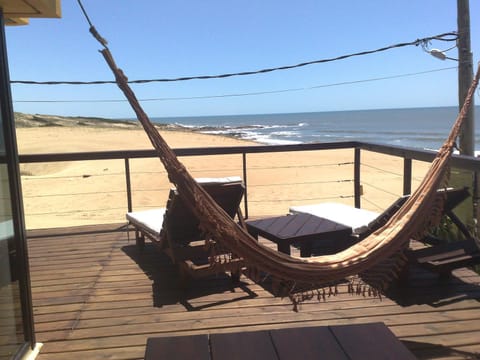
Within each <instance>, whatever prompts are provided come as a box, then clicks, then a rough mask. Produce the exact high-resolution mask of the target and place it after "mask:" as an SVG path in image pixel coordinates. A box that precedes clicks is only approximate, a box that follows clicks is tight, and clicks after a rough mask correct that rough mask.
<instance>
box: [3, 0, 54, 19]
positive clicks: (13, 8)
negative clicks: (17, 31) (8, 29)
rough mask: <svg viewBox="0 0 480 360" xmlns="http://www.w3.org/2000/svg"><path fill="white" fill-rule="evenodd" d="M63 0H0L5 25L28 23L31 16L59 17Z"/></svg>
mask: <svg viewBox="0 0 480 360" xmlns="http://www.w3.org/2000/svg"><path fill="white" fill-rule="evenodd" d="M60 1H61V0H0V8H1V9H2V11H3V17H4V19H5V25H26V24H28V19H29V18H59V17H60V16H61V10H60Z"/></svg>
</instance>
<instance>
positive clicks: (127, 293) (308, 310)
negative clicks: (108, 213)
mask: <svg viewBox="0 0 480 360" xmlns="http://www.w3.org/2000/svg"><path fill="white" fill-rule="evenodd" d="M118 230H119V231H118ZM130 237H131V238H130V240H129V239H128V236H127V232H126V231H125V230H124V228H122V227H121V225H118V226H113V225H108V226H91V227H79V228H67V229H54V230H41V231H32V232H29V252H30V267H31V278H32V291H33V307H34V313H35V328H36V333H37V340H38V341H40V342H42V343H44V346H43V348H42V351H41V353H40V356H39V359H40V360H48V359H51V360H56V359H62V360H63V359H141V358H143V355H144V352H145V344H146V340H147V338H148V337H152V336H165V335H172V334H182V335H185V334H202V333H220V332H233V331H253V330H261V329H278V328H286V327H299V326H310V325H311V326H314V325H337V324H351V323H365V322H384V323H385V324H386V325H387V326H388V327H389V328H390V329H391V330H392V331H393V333H394V334H395V335H396V336H397V337H398V338H399V339H400V340H401V341H402V342H403V343H404V344H405V345H406V346H407V347H408V348H409V349H410V350H412V352H413V353H414V354H415V355H416V356H417V357H418V358H421V359H432V358H442V359H479V358H480V302H479V300H480V277H479V276H478V275H477V274H475V273H474V272H472V271H470V270H467V269H461V270H457V271H455V272H454V276H453V277H452V278H451V279H449V280H448V281H439V280H438V279H437V277H436V276H435V275H433V274H430V273H428V272H424V271H421V270H418V269H412V270H413V271H412V275H411V277H410V281H409V283H408V286H407V287H405V288H398V287H397V288H396V289H395V291H394V292H393V293H392V294H391V295H389V296H388V297H386V298H383V299H382V300H379V299H374V298H364V297H358V296H351V295H348V294H346V293H345V292H344V291H343V289H341V290H342V292H341V293H340V294H339V295H338V296H335V297H331V298H329V299H328V300H327V301H326V302H323V301H321V302H318V301H316V300H315V301H313V300H312V301H309V302H307V303H304V304H303V305H301V307H300V311H299V312H294V311H293V307H292V305H291V303H290V301H289V300H288V299H279V298H274V297H273V296H272V295H271V294H270V293H269V292H268V291H266V290H264V289H263V288H262V287H261V286H259V285H256V284H253V283H252V282H251V281H250V280H248V279H246V278H244V277H242V281H243V283H242V285H241V286H240V287H236V288H232V287H231V283H230V281H229V279H228V278H226V277H224V276H218V277H216V278H214V279H208V280H201V281H198V282H195V283H193V284H191V286H190V287H189V288H188V290H186V291H184V290H182V289H181V288H180V287H179V281H178V274H177V272H176V269H175V267H174V266H173V265H171V264H170V263H169V261H168V259H167V258H166V257H165V256H163V255H161V254H159V253H157V252H155V251H154V249H153V248H152V247H151V246H150V244H147V247H146V249H145V251H144V252H143V253H139V251H137V249H136V247H135V241H134V238H133V237H134V235H133V233H131V234H130Z"/></svg>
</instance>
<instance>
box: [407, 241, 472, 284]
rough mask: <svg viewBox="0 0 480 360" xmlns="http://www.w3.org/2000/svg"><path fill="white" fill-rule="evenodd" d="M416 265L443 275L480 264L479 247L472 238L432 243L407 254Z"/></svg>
mask: <svg viewBox="0 0 480 360" xmlns="http://www.w3.org/2000/svg"><path fill="white" fill-rule="evenodd" d="M407 255H408V256H409V257H410V258H411V259H413V260H414V261H415V262H416V263H417V264H418V265H420V266H422V267H424V268H427V269H429V270H432V271H435V272H437V273H439V274H440V275H441V276H443V277H447V276H449V275H450V273H451V272H452V270H455V269H458V268H462V267H466V266H472V265H477V264H480V249H479V248H478V246H477V245H476V244H475V240H474V239H467V240H461V241H455V242H452V243H446V244H441V245H434V246H431V247H427V248H423V249H418V250H414V251H412V252H409V253H408V254H407Z"/></svg>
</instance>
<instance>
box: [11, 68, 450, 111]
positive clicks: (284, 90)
mask: <svg viewBox="0 0 480 360" xmlns="http://www.w3.org/2000/svg"><path fill="white" fill-rule="evenodd" d="M456 68H457V67H456V66H451V67H446V68H440V69H433V70H426V71H419V72H414V73H406V74H398V75H391V76H382V77H376V78H370V79H361V80H352V81H343V82H338V83H330V84H321V85H315V86H308V87H299V88H289V89H279V90H267V91H255V92H248V93H232V94H220V95H203V96H184V97H162V98H146V99H139V101H144V102H146V101H176V100H201V99H215V98H226V97H241V96H256V95H268V94H279V93H286V92H295V91H306V90H314V89H321V88H327V87H334V86H343V85H353V84H361V83H366V82H374V81H381V80H389V79H398V78H402V77H410V76H417V75H424V74H430V73H434V72H440V71H445V70H452V69H456ZM126 101H127V100H124V99H97V100H88V99H84V100H14V101H13V102H15V103H120V102H126Z"/></svg>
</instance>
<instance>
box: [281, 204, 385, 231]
mask: <svg viewBox="0 0 480 360" xmlns="http://www.w3.org/2000/svg"><path fill="white" fill-rule="evenodd" d="M290 213H292V214H299V213H305V214H311V215H315V216H318V217H321V218H324V219H328V220H331V221H335V222H337V223H340V224H343V225H347V226H350V227H351V228H352V230H353V232H354V233H358V232H360V231H362V230H363V229H365V228H366V227H367V226H368V224H369V223H370V222H371V221H373V220H375V219H376V218H377V217H378V215H380V214H379V213H377V212H374V211H369V210H363V209H357V208H355V207H352V206H348V205H345V204H339V203H322V204H314V205H301V206H292V207H290Z"/></svg>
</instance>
